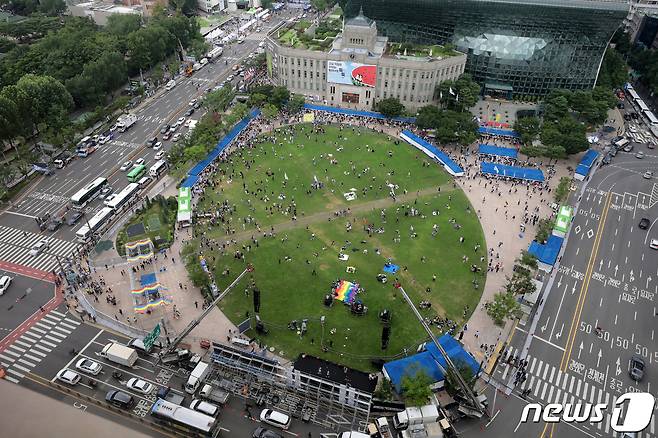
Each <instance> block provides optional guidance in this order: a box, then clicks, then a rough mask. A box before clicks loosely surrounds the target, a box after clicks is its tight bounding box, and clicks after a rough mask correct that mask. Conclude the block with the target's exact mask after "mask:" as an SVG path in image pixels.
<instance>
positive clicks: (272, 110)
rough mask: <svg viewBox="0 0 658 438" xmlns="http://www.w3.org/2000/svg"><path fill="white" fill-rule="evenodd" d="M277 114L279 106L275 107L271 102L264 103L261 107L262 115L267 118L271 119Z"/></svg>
mask: <svg viewBox="0 0 658 438" xmlns="http://www.w3.org/2000/svg"><path fill="white" fill-rule="evenodd" d="M278 115H279V108H277V107H275V106H274V105H272V104H271V103H267V104H265V106H264V107H263V117H265V118H266V119H267V120H272V119H274V118H276V116H278Z"/></svg>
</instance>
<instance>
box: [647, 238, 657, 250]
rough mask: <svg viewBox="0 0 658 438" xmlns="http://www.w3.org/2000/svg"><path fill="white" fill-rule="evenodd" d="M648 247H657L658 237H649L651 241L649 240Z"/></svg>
mask: <svg viewBox="0 0 658 438" xmlns="http://www.w3.org/2000/svg"><path fill="white" fill-rule="evenodd" d="M649 248H651V249H658V239H651V242H649Z"/></svg>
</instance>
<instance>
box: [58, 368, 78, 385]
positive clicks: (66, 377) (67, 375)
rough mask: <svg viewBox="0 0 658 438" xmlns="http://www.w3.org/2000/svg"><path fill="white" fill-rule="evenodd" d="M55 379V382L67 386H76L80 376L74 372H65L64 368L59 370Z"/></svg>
mask: <svg viewBox="0 0 658 438" xmlns="http://www.w3.org/2000/svg"><path fill="white" fill-rule="evenodd" d="M56 377H57V380H59V381H62V382H64V383H68V384H69V385H77V384H78V382H79V381H80V374H78V373H76V372H75V371H71V370H67V369H66V368H64V369H63V370H60V372H59V373H57V376H56Z"/></svg>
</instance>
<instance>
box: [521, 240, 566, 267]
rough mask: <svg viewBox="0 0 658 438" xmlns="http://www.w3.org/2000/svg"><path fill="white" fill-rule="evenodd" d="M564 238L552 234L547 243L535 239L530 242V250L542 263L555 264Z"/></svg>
mask: <svg viewBox="0 0 658 438" xmlns="http://www.w3.org/2000/svg"><path fill="white" fill-rule="evenodd" d="M563 242H564V238H563V237H560V236H556V235H555V234H551V235H550V236H549V238H548V240H547V241H546V243H545V244H542V243H539V242H537V241H535V240H533V241H532V242H531V243H530V247H529V248H528V252H529V253H530V254H532V255H534V256H535V257H537V260H539V261H540V262H541V263H544V264H546V265H550V266H553V265H554V264H555V262H556V261H557V256H558V254H559V253H560V248H562V243H563Z"/></svg>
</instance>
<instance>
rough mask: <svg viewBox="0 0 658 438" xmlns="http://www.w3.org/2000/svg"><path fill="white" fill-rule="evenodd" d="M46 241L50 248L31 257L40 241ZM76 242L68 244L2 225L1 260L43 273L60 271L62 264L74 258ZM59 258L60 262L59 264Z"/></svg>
mask: <svg viewBox="0 0 658 438" xmlns="http://www.w3.org/2000/svg"><path fill="white" fill-rule="evenodd" d="M42 239H45V240H46V241H48V244H49V247H48V248H47V249H45V250H44V251H43V252H42V253H41V254H38V255H36V256H33V255H30V249H31V248H32V246H34V244H35V243H37V242H38V241H40V240H42ZM77 247H78V243H76V242H67V241H65V240H61V239H55V238H53V237H48V236H46V237H44V236H43V235H41V234H37V233H30V232H26V231H23V230H18V229H16V228H11V227H6V226H3V225H0V260H4V261H6V262H10V263H15V264H17V265H22V266H28V267H30V268H34V269H40V270H43V271H47V272H50V271H53V270H54V271H58V270H59V267H60V262H62V263H63V261H64V260H65V259H66V258H67V257H68V258H73V256H74V250H75V249H76V248H77ZM58 258H59V259H60V261H59V262H58Z"/></svg>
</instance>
